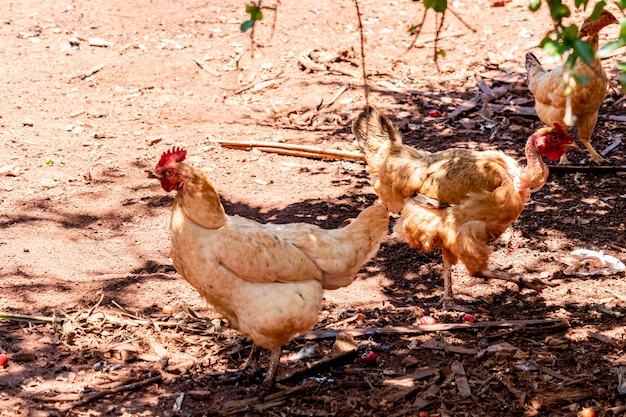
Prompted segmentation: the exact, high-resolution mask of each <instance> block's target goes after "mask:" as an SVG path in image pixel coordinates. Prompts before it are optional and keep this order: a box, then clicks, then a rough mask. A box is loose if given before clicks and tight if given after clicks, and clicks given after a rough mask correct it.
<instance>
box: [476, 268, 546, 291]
mask: <svg viewBox="0 0 626 417" xmlns="http://www.w3.org/2000/svg"><path fill="white" fill-rule="evenodd" d="M475 275H476V276H479V277H483V278H495V279H501V280H504V281H509V282H512V283H514V284H517V288H518V289H520V290H521V289H522V288H530V289H531V290H535V291H541V290H543V289H544V288H546V287H556V286H557V284H554V283H552V282H546V281H544V280H542V279H540V278H527V277H524V276H521V275H513V274H509V273H507V272H504V271H496V270H494V269H485V270H483V271H481V272H480V273H478V274H475Z"/></svg>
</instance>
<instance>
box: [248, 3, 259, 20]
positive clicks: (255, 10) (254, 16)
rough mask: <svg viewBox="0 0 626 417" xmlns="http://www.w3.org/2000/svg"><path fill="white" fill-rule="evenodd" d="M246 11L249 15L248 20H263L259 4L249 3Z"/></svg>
mask: <svg viewBox="0 0 626 417" xmlns="http://www.w3.org/2000/svg"><path fill="white" fill-rule="evenodd" d="M246 13H248V14H249V15H250V20H263V12H261V9H260V8H259V6H257V5H256V4H254V3H250V4H248V5H247V6H246Z"/></svg>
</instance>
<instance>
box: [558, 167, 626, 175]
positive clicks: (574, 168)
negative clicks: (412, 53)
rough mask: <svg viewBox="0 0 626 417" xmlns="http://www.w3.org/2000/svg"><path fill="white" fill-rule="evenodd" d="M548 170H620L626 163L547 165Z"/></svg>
mask: <svg viewBox="0 0 626 417" xmlns="http://www.w3.org/2000/svg"><path fill="white" fill-rule="evenodd" d="M548 168H549V169H550V171H551V172H552V171H556V172H558V171H561V172H600V173H602V172H608V173H611V172H621V171H626V165H549V166H548Z"/></svg>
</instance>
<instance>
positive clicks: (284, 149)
mask: <svg viewBox="0 0 626 417" xmlns="http://www.w3.org/2000/svg"><path fill="white" fill-rule="evenodd" d="M212 142H215V143H219V144H220V145H221V146H223V147H225V148H234V149H243V150H250V149H252V148H256V149H258V150H260V151H263V152H271V153H278V154H282V155H292V156H300V157H306V158H317V159H343V160H349V161H363V160H364V158H363V154H362V153H361V152H359V151H342V150H337V149H325V148H321V147H317V146H310V145H296V144H291V143H280V142H258V141H231V140H223V139H218V140H212Z"/></svg>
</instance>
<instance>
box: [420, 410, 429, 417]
mask: <svg viewBox="0 0 626 417" xmlns="http://www.w3.org/2000/svg"><path fill="white" fill-rule="evenodd" d="M417 416H418V417H428V413H427V412H426V411H420V412H419V414H418V415H417Z"/></svg>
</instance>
